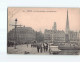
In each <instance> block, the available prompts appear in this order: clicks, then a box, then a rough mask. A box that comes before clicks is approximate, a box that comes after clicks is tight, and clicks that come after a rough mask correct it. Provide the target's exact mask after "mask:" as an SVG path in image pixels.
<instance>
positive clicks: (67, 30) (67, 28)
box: [66, 10, 70, 34]
mask: <svg viewBox="0 0 80 63" xmlns="http://www.w3.org/2000/svg"><path fill="white" fill-rule="evenodd" d="M69 30H70V29H69V18H68V10H67V20H66V34H68V32H69Z"/></svg>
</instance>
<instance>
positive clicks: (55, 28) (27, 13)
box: [7, 7, 80, 55]
mask: <svg viewBox="0 0 80 63" xmlns="http://www.w3.org/2000/svg"><path fill="white" fill-rule="evenodd" d="M7 53H8V54H28V55H32V54H35V55H36V54H37V55H79V54H80V8H23V7H22V8H20V7H9V8H8V32H7Z"/></svg>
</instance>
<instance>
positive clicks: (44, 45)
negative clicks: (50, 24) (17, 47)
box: [43, 43, 46, 52]
mask: <svg viewBox="0 0 80 63" xmlns="http://www.w3.org/2000/svg"><path fill="white" fill-rule="evenodd" d="M43 48H44V52H45V50H46V44H45V43H44V44H43Z"/></svg>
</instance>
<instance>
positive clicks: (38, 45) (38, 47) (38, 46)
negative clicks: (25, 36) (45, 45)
mask: <svg viewBox="0 0 80 63" xmlns="http://www.w3.org/2000/svg"><path fill="white" fill-rule="evenodd" d="M39 51H40V44H39V43H37V52H38V53H39Z"/></svg>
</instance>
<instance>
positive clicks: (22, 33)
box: [8, 26, 36, 43]
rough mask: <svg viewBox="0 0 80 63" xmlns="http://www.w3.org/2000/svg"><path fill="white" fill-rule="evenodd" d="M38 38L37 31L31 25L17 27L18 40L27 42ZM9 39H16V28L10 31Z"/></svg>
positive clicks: (18, 41)
mask: <svg viewBox="0 0 80 63" xmlns="http://www.w3.org/2000/svg"><path fill="white" fill-rule="evenodd" d="M35 39H36V32H35V31H34V30H33V29H32V28H31V27H25V26H24V27H17V28H16V42H17V43H27V42H31V41H34V40H35ZM8 41H9V42H10V41H12V42H14V41H15V28H14V29H12V30H11V31H9V32H8Z"/></svg>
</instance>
